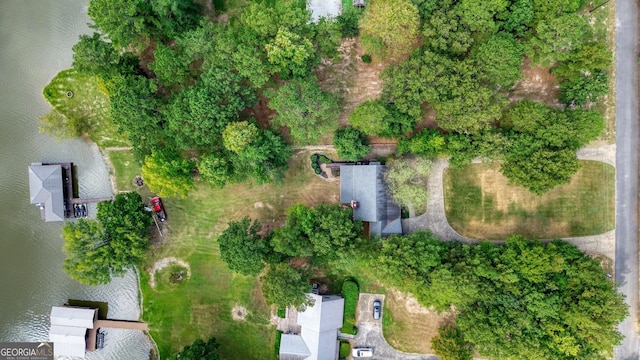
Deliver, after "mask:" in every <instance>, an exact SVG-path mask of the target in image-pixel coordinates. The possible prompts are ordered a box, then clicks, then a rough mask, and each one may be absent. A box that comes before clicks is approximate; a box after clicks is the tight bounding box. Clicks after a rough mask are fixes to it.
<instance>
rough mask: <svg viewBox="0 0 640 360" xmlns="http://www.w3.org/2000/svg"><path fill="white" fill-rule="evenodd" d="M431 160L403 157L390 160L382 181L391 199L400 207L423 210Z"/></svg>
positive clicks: (426, 196)
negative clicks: (385, 184) (387, 188)
mask: <svg viewBox="0 0 640 360" xmlns="http://www.w3.org/2000/svg"><path fill="white" fill-rule="evenodd" d="M431 164H432V163H431V160H427V159H425V158H421V157H404V158H397V159H393V160H390V161H389V162H388V163H387V171H386V172H385V174H384V180H385V182H386V183H387V186H388V187H389V192H390V194H391V196H392V197H393V199H394V200H395V201H396V202H397V203H398V204H401V205H405V206H408V207H412V208H413V207H418V208H423V207H425V206H426V204H427V198H428V194H427V178H428V177H429V173H430V172H431Z"/></svg>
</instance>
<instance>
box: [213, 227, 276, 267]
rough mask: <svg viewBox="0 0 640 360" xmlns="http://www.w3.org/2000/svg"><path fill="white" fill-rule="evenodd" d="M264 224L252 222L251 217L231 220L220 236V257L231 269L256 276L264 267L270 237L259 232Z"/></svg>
mask: <svg viewBox="0 0 640 360" xmlns="http://www.w3.org/2000/svg"><path fill="white" fill-rule="evenodd" d="M260 230H262V225H260V223H259V222H258V221H254V222H253V223H252V222H251V219H249V217H245V218H244V219H242V220H241V221H237V222H234V221H232V222H230V223H229V227H228V228H226V229H225V230H224V231H223V232H222V234H221V235H220V236H219V237H218V246H219V247H220V257H221V258H222V261H224V262H226V263H227V266H229V269H231V270H233V271H235V272H238V273H240V274H243V275H251V276H256V275H258V274H259V273H260V271H262V269H264V265H265V257H266V255H267V252H268V251H269V244H268V239H267V240H263V239H262V237H261V236H260V235H259V234H258V233H259V232H260Z"/></svg>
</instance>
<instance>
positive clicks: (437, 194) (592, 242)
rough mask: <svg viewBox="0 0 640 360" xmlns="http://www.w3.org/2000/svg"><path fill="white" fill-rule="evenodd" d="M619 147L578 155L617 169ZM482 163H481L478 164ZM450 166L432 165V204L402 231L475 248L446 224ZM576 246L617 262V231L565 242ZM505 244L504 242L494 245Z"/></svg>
mask: <svg viewBox="0 0 640 360" xmlns="http://www.w3.org/2000/svg"><path fill="white" fill-rule="evenodd" d="M615 154H616V145H607V146H602V147H598V148H585V149H582V150H580V151H578V158H579V159H580V160H595V161H601V162H604V163H607V164H611V165H614V166H615V163H616V162H615V158H616V155H615ZM475 162H479V161H475ZM448 166H449V162H448V160H446V159H436V160H434V162H433V167H432V170H431V174H430V175H429V180H428V182H427V191H428V192H429V200H428V202H427V212H426V213H424V214H422V215H420V216H417V217H414V218H410V219H404V220H402V229H403V232H405V233H412V232H415V231H418V230H427V229H428V230H431V232H432V233H433V234H434V235H435V236H437V237H439V238H440V239H442V240H447V241H456V240H457V241H461V242H464V243H468V244H476V243H478V242H479V241H478V240H475V239H469V238H466V237H464V236H462V235H460V234H458V233H457V232H456V231H455V230H454V229H453V228H451V226H450V225H449V222H448V221H447V216H446V214H445V209H444V170H445V169H446V168H447V167H448ZM564 240H566V241H567V242H570V243H572V244H574V245H576V246H577V247H578V248H580V250H582V251H585V252H592V253H597V254H602V255H605V256H607V257H608V258H610V259H614V258H615V231H613V230H612V231H609V232H606V233H604V234H600V235H594V236H582V237H574V238H566V239H564ZM494 242H495V243H498V244H499V243H502V242H501V241H494Z"/></svg>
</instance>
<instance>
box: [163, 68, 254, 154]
mask: <svg viewBox="0 0 640 360" xmlns="http://www.w3.org/2000/svg"><path fill="white" fill-rule="evenodd" d="M254 96H255V94H254V93H253V91H252V90H251V89H250V88H248V87H247V86H245V85H244V84H243V79H242V78H241V77H240V76H239V75H238V74H235V73H230V72H228V71H226V70H225V69H223V68H217V67H212V68H210V69H208V70H207V72H206V73H204V74H202V76H201V77H200V81H199V82H198V83H196V84H195V85H194V86H191V87H188V88H185V89H183V90H182V91H180V92H179V93H177V94H176V95H175V96H174V97H173V98H172V99H171V102H170V103H169V104H168V105H167V107H166V109H164V111H163V112H164V114H165V116H166V117H167V127H168V132H169V133H170V134H171V136H172V138H173V139H174V140H175V143H176V144H177V145H178V147H179V148H181V149H192V148H209V147H215V146H218V145H219V143H220V140H221V136H222V132H223V131H224V129H225V128H226V126H227V125H228V124H229V123H231V122H234V121H236V120H237V119H238V117H239V115H238V113H239V111H241V110H243V109H244V108H245V107H247V106H248V105H249V104H251V103H252V102H253V101H254V99H255V97H254Z"/></svg>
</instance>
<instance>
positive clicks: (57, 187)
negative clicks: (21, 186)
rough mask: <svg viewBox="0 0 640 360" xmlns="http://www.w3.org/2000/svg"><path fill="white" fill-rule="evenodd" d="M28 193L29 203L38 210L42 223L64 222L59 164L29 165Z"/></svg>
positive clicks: (62, 191)
mask: <svg viewBox="0 0 640 360" xmlns="http://www.w3.org/2000/svg"><path fill="white" fill-rule="evenodd" d="M29 193H30V198H31V203H32V204H34V205H36V206H37V207H39V208H40V213H41V215H42V219H43V220H44V221H64V217H65V206H64V201H65V199H64V188H63V181H62V166H61V165H60V164H49V165H45V164H41V163H33V164H31V165H30V166H29Z"/></svg>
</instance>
